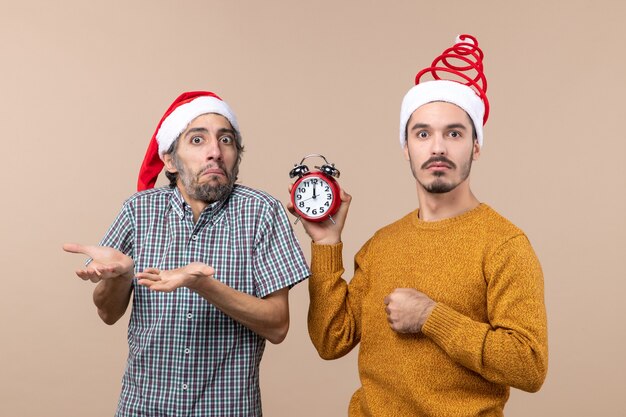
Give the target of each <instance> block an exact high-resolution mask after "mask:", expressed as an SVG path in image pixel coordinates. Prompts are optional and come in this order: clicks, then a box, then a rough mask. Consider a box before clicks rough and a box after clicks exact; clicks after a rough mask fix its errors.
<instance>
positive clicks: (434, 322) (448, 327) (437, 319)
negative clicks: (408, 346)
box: [422, 303, 467, 345]
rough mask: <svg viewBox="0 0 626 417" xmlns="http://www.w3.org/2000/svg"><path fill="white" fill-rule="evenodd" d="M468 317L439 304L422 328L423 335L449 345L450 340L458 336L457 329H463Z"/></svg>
mask: <svg viewBox="0 0 626 417" xmlns="http://www.w3.org/2000/svg"><path fill="white" fill-rule="evenodd" d="M466 320H467V317H465V316H464V315H462V314H461V313H459V312H457V311H455V310H453V309H452V308H450V307H448V306H447V305H445V304H442V303H437V305H436V306H435V309H434V310H433V311H432V313H430V317H428V320H426V323H424V326H423V327H422V333H424V334H425V335H426V336H428V337H430V338H431V339H433V340H434V341H436V342H438V343H441V344H443V345H448V343H449V342H450V341H451V340H450V338H451V337H453V335H455V334H456V329H458V328H459V327H462V326H463V324H464V323H465V322H466Z"/></svg>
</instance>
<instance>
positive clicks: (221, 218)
mask: <svg viewBox="0 0 626 417" xmlns="http://www.w3.org/2000/svg"><path fill="white" fill-rule="evenodd" d="M101 245H103V246H110V247H113V248H116V249H118V250H120V251H122V252H124V253H126V254H128V255H129V256H130V257H132V258H133V260H134V261H135V270H136V271H142V270H144V269H145V268H148V267H155V268H159V269H165V270H168V269H174V268H180V267H182V266H185V265H187V264H189V263H190V262H203V263H205V264H207V265H210V266H212V267H214V268H215V279H218V280H220V281H222V282H224V283H225V284H227V285H228V286H230V287H231V288H234V289H236V290H238V291H241V292H245V293H248V294H252V295H254V296H256V297H264V296H266V295H268V294H271V293H272V292H274V291H277V290H279V289H281V288H285V287H289V286H292V285H294V284H296V283H298V282H300V281H302V280H303V279H305V278H306V277H307V276H308V275H309V270H308V267H307V265H306V263H305V260H304V257H303V255H302V251H301V250H300V247H299V245H298V243H297V240H296V239H295V237H294V235H293V231H292V229H291V226H290V225H289V222H288V220H287V216H286V215H285V211H284V209H283V207H282V205H281V204H280V202H278V201H277V200H276V199H274V198H272V197H271V196H269V195H268V194H265V193H263V192H261V191H256V190H253V189H250V188H248V187H244V186H241V185H235V187H234V189H233V192H232V193H231V195H230V196H229V198H228V199H227V200H226V201H225V202H218V203H214V204H212V205H211V206H210V207H207V208H206V209H205V210H204V211H203V212H202V214H201V215H200V217H199V219H198V221H197V222H196V223H195V224H194V222H193V214H192V211H191V208H190V207H189V206H188V205H187V204H186V203H185V202H184V200H183V198H182V196H181V194H180V192H179V190H178V189H177V188H174V189H172V188H169V187H165V188H158V189H153V190H149V191H144V192H141V193H138V194H135V195H134V196H133V197H131V198H130V199H128V200H127V201H126V203H125V204H124V206H123V208H122V211H121V212H120V214H119V215H118V217H117V218H116V220H115V222H114V223H113V225H112V226H111V227H110V229H109V231H108V232H107V234H106V236H105V237H104V239H103V240H102V242H101ZM133 290H134V295H133V307H132V313H131V317H130V324H129V328H128V345H129V356H128V363H127V366H126V371H125V373H124V377H123V380H122V393H121V396H120V401H119V405H118V409H117V413H116V415H117V416H133V417H137V416H150V417H154V416H203V417H206V416H222V417H223V416H260V415H261V398H260V391H259V363H260V361H261V356H262V355H263V350H264V348H265V339H263V338H262V337H260V336H258V335H257V334H256V333H254V332H252V331H251V330H249V329H247V328H246V327H244V326H243V325H241V324H239V323H238V322H236V321H235V320H233V319H231V318H230V317H228V316H227V315H225V314H224V313H222V312H221V311H219V310H218V309H217V308H215V307H214V306H213V305H210V304H209V303H208V302H207V301H206V300H205V299H204V298H202V297H200V296H199V295H198V294H196V293H193V292H192V291H190V290H189V289H187V288H179V289H177V290H175V291H174V292H172V293H160V292H151V291H150V290H148V289H147V288H145V287H142V286H140V285H137V282H136V279H135V280H133Z"/></svg>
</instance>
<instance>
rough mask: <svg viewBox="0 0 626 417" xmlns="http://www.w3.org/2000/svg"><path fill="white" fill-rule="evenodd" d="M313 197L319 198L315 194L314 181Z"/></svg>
mask: <svg viewBox="0 0 626 417" xmlns="http://www.w3.org/2000/svg"><path fill="white" fill-rule="evenodd" d="M311 198H317V196H316V195H315V183H313V197H311Z"/></svg>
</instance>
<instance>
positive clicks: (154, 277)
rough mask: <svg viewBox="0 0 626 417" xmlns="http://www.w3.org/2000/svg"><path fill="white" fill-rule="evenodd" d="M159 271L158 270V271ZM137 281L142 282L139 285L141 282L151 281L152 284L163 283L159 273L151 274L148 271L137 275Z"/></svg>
mask: <svg viewBox="0 0 626 417" xmlns="http://www.w3.org/2000/svg"><path fill="white" fill-rule="evenodd" d="M150 269H153V268H150ZM156 271H158V269H157V270H156ZM137 279H138V280H139V281H140V282H139V283H140V284H141V281H146V282H147V281H150V282H156V281H161V276H160V275H159V273H158V272H156V273H155V272H150V271H148V270H147V269H146V270H145V271H143V272H139V273H138V274H137Z"/></svg>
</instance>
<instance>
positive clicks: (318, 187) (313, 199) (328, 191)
mask: <svg viewBox="0 0 626 417" xmlns="http://www.w3.org/2000/svg"><path fill="white" fill-rule="evenodd" d="M294 187H296V188H295V189H294V190H293V205H294V208H295V209H296V210H297V211H298V212H300V214H301V215H302V217H305V218H307V219H310V220H315V219H321V218H325V217H327V216H328V214H329V211H330V210H332V209H334V208H335V205H334V204H333V203H334V201H335V200H336V199H337V198H339V196H337V195H335V193H334V190H335V187H333V186H332V185H331V184H330V183H329V181H327V180H325V179H324V178H321V177H319V176H305V177H303V178H302V181H300V182H297V183H296V184H295V185H294ZM331 214H332V213H331Z"/></svg>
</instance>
